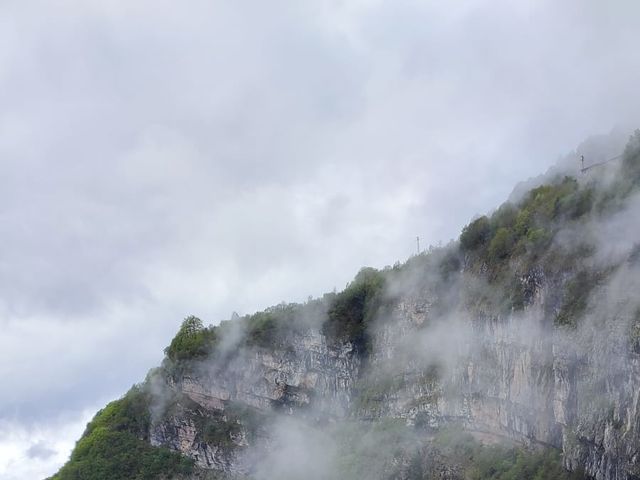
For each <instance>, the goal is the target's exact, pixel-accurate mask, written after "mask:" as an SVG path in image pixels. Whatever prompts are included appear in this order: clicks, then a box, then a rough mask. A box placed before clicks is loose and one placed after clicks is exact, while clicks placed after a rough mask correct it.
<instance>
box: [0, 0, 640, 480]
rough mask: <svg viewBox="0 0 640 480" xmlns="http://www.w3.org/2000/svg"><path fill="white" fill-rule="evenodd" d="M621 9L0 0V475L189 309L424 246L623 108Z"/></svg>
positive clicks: (333, 275) (628, 31) (154, 360)
mask: <svg viewBox="0 0 640 480" xmlns="http://www.w3.org/2000/svg"><path fill="white" fill-rule="evenodd" d="M638 18H640V3H639V2H637V1H635V0H628V1H613V2H602V1H595V0H593V1H586V0H574V1H564V2H557V1H552V0H548V1H540V0H535V1H533V0H531V1H520V2H512V1H506V0H505V1H496V0H491V1H489V0H487V1H481V0H478V1H475V0H474V1H472V0H468V1H452V2H440V1H432V2H427V1H424V2H419V1H402V0H393V1H362V0H358V1H318V2H314V1H310V0H305V1H304V2H301V1H294V0H292V1H280V0H274V1H271V2H264V1H254V2H248V1H243V0H225V1H216V0H208V1H199V0H194V1H190V2H176V1H168V0H137V1H130V0H127V1H125V0H122V1H115V0H114V1H108V0H101V1H91V0H89V1H88V0H61V1H57V2H51V1H38V0H16V1H13V0H2V1H0V238H1V243H0V247H1V248H0V382H1V388H0V477H1V478H3V479H7V480H11V479H20V480H22V479H29V480H32V479H34V478H36V479H37V478H42V477H43V476H46V475H48V474H51V473H53V472H54V471H55V470H57V468H58V467H59V465H60V464H61V463H63V462H64V461H65V460H66V457H67V455H68V454H69V451H70V449H71V447H72V446H73V443H74V441H75V440H76V439H77V438H78V436H79V435H80V433H81V432H82V429H83V427H84V424H85V422H86V421H87V420H88V418H89V417H90V416H92V415H93V413H94V412H95V410H96V409H98V408H100V407H101V406H103V405H104V404H105V403H106V402H107V401H108V400H110V399H114V398H117V397H118V396H120V395H121V394H122V393H124V392H125V391H126V390H127V389H128V388H129V386H130V385H131V384H132V383H134V382H137V381H140V380H142V379H143V378H144V374H145V373H146V371H147V370H148V369H149V368H151V367H153V366H154V365H157V364H158V363H159V361H160V360H161V358H162V349H163V347H164V346H166V345H167V344H168V342H169V341H170V339H171V337H172V336H173V334H174V333H175V331H176V330H177V328H178V326H179V324H180V322H181V320H182V319H183V318H184V317H185V316H187V315H189V314H194V315H198V316H200V317H201V318H203V319H204V321H205V322H206V323H217V322H218V321H219V320H221V319H225V318H229V317H230V315H231V313H232V312H233V311H237V312H238V313H240V314H244V313H251V312H253V311H255V310H257V309H263V308H265V307H267V306H269V305H272V304H275V303H278V302H280V301H282V300H286V301H302V300H305V299H306V298H307V297H308V296H309V295H313V296H318V295H321V294H322V293H323V292H326V291H330V290H332V289H333V288H334V287H336V288H337V289H341V288H343V287H344V285H345V283H346V282H347V281H349V280H350V279H351V278H352V277H353V275H354V274H355V273H356V272H357V270H358V269H359V268H360V267H361V266H364V265H370V266H375V267H383V266H384V265H387V264H393V263H394V262H395V261H396V260H404V259H406V258H407V257H408V256H409V255H411V254H412V253H413V252H414V250H415V237H416V235H419V236H420V237H421V239H422V242H423V245H425V246H426V245H428V244H429V243H433V244H437V243H438V242H440V241H442V242H447V241H448V240H449V239H451V238H454V237H457V234H458V232H459V230H460V228H461V227H462V226H463V225H464V224H465V223H466V222H467V221H468V220H469V219H470V218H471V217H472V216H473V215H474V214H477V213H481V212H485V211H487V210H490V209H492V208H493V207H495V206H497V205H498V204H499V203H500V202H501V201H503V200H504V199H505V198H506V197H507V196H508V195H509V193H510V191H511V190H512V189H513V187H514V185H515V184H516V183H517V182H518V181H519V180H524V179H526V178H528V177H530V176H532V175H537V174H539V173H542V172H543V171H545V170H546V169H547V168H548V167H549V166H550V165H552V164H553V163H554V162H555V161H556V160H557V159H558V157H560V156H561V155H566V154H570V153H571V151H572V150H574V149H575V148H576V146H577V145H578V144H579V143H580V142H581V141H582V140H583V139H584V138H586V137H587V136H589V135H591V134H597V133H606V132H609V131H611V129H613V128H614V127H616V126H620V127H622V128H629V127H630V126H634V125H640V121H639V120H638V117H640V115H639V113H640V95H638V85H640V55H638V45H640V29H638V23H637V22H638Z"/></svg>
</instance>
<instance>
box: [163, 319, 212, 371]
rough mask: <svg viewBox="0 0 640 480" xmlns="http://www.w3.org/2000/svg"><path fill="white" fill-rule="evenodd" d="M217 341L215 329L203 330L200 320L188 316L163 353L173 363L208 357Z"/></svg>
mask: <svg viewBox="0 0 640 480" xmlns="http://www.w3.org/2000/svg"><path fill="white" fill-rule="evenodd" d="M217 340H218V334H217V330H216V328H215V327H214V328H205V327H204V325H203V324H202V320H200V319H199V318H197V317H194V316H189V317H187V318H185V319H184V321H183V322H182V326H181V327H180V330H178V333H177V334H176V336H175V337H174V338H173V340H171V344H170V345H169V346H168V347H167V348H165V349H164V353H165V354H166V355H167V357H169V358H170V359H171V360H173V361H179V360H186V359H191V358H196V357H203V356H206V355H208V354H209V353H210V352H211V350H212V348H213V347H214V346H215V344H216V342H217Z"/></svg>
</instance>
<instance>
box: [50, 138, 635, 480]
mask: <svg viewBox="0 0 640 480" xmlns="http://www.w3.org/2000/svg"><path fill="white" fill-rule="evenodd" d="M557 173H558V172H552V173H551V174H550V175H547V177H545V182H540V183H542V184H540V185H536V186H535V187H534V188H532V189H529V190H528V191H527V192H526V193H522V194H518V195H515V194H514V195H512V196H511V197H510V201H508V202H506V203H505V204H503V205H502V206H501V207H499V208H498V209H496V210H495V211H494V212H493V213H492V214H491V215H489V216H487V215H484V216H480V217H479V218H477V219H475V220H473V221H472V222H471V223H469V224H468V225H467V226H466V227H465V228H464V229H463V231H462V233H461V235H460V238H459V240H458V241H456V242H452V243H451V244H449V245H447V246H445V247H440V248H431V249H430V250H429V251H428V252H425V253H422V254H420V255H416V256H414V257H411V258H410V259H409V260H408V261H407V262H405V263H403V264H396V265H394V266H393V267H386V268H385V269H382V270H376V269H372V268H364V269H362V270H361V271H360V272H359V273H358V274H357V275H356V277H355V278H354V281H353V282H351V283H350V284H349V285H348V286H347V287H346V288H345V289H344V290H343V291H341V292H338V293H328V294H325V295H324V296H323V297H321V298H319V299H313V300H310V301H308V302H306V303H305V304H280V305H277V306H274V307H271V308H269V309H266V310H265V311H263V312H258V313H255V314H253V315H247V316H244V317H241V318H237V319H234V320H231V321H224V322H222V323H221V324H220V325H217V326H215V327H205V326H204V325H203V323H202V321H201V320H199V319H198V318H196V317H187V318H186V319H185V321H184V322H183V324H182V326H181V328H180V330H179V331H178V333H177V334H176V336H175V338H174V339H173V340H172V342H171V344H170V345H169V346H168V347H167V348H166V349H165V360H164V361H163V363H162V365H161V366H160V367H159V368H157V369H154V370H152V371H150V373H149V375H148V376H147V379H146V380H145V381H144V382H143V383H142V384H141V385H139V386H135V387H133V388H132V390H131V391H130V392H129V393H128V394H127V395H125V397H123V398H122V399H120V400H117V401H116V402H113V403H111V404H110V405H109V406H107V407H106V408H105V409H103V410H101V411H100V412H99V413H98V414H97V415H96V417H95V418H94V420H93V421H92V422H91V423H90V424H89V425H88V427H87V430H86V431H85V433H84V434H83V437H82V438H81V439H80V440H79V442H78V444H77V445H76V448H75V450H74V452H73V453H72V455H71V458H70V460H69V462H68V463H67V464H66V465H65V466H64V467H62V469H61V470H60V471H59V472H58V473H57V474H56V475H54V476H53V477H51V478H52V479H55V480H67V479H72V478H73V479H76V478H82V479H93V478H95V479H98V478H100V479H116V478H135V479H146V478H167V479H169V478H175V479H180V478H184V479H187V478H194V479H195V478H218V477H220V478H245V477H246V478H256V479H265V480H268V479H274V478H299V477H300V476H302V475H304V476H306V477H310V478H312V479H316V478H317V479H324V478H353V479H356V478H379V479H387V478H388V479H391V478H394V479H395V478H397V479H403V480H409V479H424V478H438V479H458V478H460V479H462V478H477V479H481V478H570V477H571V478H589V477H593V478H597V479H599V480H600V479H604V480H611V479H615V480H618V479H622V478H628V479H632V478H640V477H639V476H640V466H638V462H640V458H638V457H637V455H638V454H637V452H636V448H639V447H638V446H640V438H639V437H638V436H639V435H640V410H638V396H637V391H638V390H639V387H640V357H638V352H640V346H639V345H640V333H639V332H640V300H639V299H637V298H636V297H637V295H636V294H635V292H636V291H637V290H636V289H635V288H634V287H635V286H637V283H638V280H640V275H639V268H640V265H639V263H640V262H638V258H639V257H640V253H639V252H640V247H638V245H639V243H637V242H638V241H639V240H640V239H639V238H638V236H637V235H635V234H636V227H635V221H636V220H637V218H638V216H637V213H638V212H640V209H639V208H638V206H639V205H640V202H638V195H637V192H638V186H640V132H636V133H635V134H634V135H633V136H632V137H631V139H630V141H629V143H628V144H627V147H626V149H625V153H624V157H623V158H622V159H621V161H620V163H619V164H615V165H610V166H607V167H604V168H602V169H601V170H600V171H599V173H598V174H597V175H591V174H590V175H579V176H577V177H571V176H568V175H565V174H564V173H560V174H557ZM469 434H471V435H472V437H471V438H470V437H469ZM501 439H508V440H510V441H511V442H512V443H511V444H503V443H504V442H503V441H502V440H501ZM513 442H515V444H513ZM392 446H393V447H392ZM523 447H524V448H523ZM469 458H471V460H470V459H469ZM301 459H302V460H304V462H302V463H303V464H300V462H301ZM372 466H374V467H375V468H373V467H372ZM527 469H528V470H527ZM572 472H573V473H572ZM523 475H524V476H523Z"/></svg>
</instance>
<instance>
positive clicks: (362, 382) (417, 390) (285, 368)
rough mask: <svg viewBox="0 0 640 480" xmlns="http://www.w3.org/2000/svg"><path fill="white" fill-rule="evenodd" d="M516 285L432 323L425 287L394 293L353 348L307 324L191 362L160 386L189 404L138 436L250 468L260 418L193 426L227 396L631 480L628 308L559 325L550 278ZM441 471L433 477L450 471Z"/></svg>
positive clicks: (634, 414)
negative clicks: (495, 309) (502, 296)
mask: <svg viewBox="0 0 640 480" xmlns="http://www.w3.org/2000/svg"><path fill="white" fill-rule="evenodd" d="M521 281H522V283H523V285H525V286H526V288H527V289H528V290H527V303H526V306H525V309H524V310H523V311H521V312H518V313H513V312H512V313H509V314H506V315H504V314H503V315H497V314H491V312H490V311H489V310H487V309H483V308H482V307H472V308H466V309H460V310H458V311H457V312H456V318H453V319H451V318H449V319H447V321H446V322H443V321H435V319H434V318H433V315H432V306H433V305H435V304H436V303H437V301H438V298H437V295H436V294H435V293H434V292H432V291H430V290H429V289H424V290H423V291H411V292H406V293H405V294H402V295H399V296H397V297H395V298H394V301H393V305H392V308H390V309H388V310H387V311H386V314H385V315H384V316H381V317H380V318H377V319H376V324H375V327H374V328H373V329H372V334H371V339H370V347H369V349H368V350H367V351H366V352H364V353H363V352H358V351H357V349H356V348H355V347H354V345H352V344H351V343H349V342H335V341H330V340H329V339H328V338H326V337H325V336H324V335H323V333H322V332H321V330H320V329H309V330H308V331H306V332H304V333H292V334H291V335H288V336H287V338H285V339H284V340H283V342H282V345H280V346H277V347H274V348H264V347H247V348H243V349H241V350H240V351H236V352H233V354H230V355H227V356H226V357H224V358H222V357H220V358H212V359H209V360H208V361H204V362H201V364H199V365H198V366H197V367H194V368H191V369H189V371H188V372H183V373H180V374H176V375H174V376H173V377H171V378H169V379H168V380H167V386H168V388H169V389H171V390H172V391H175V392H179V393H180V394H181V395H182V396H183V397H184V398H187V399H189V402H191V403H190V404H189V406H185V405H184V402H182V403H181V402H178V403H179V405H178V407H174V408H173V410H172V412H171V414H170V415H165V416H164V417H163V419H162V420H161V421H157V422H155V423H154V426H153V427H152V432H151V441H152V443H153V444H154V445H164V446H168V447H169V448H171V449H173V450H176V451H179V452H182V453H183V454H185V455H187V456H189V457H191V458H193V459H195V461H196V463H197V465H199V466H200V467H203V468H207V469H215V470H219V471H222V472H226V473H229V474H244V475H247V474H250V473H251V471H252V465H253V464H254V463H255V459H256V458H257V457H259V455H260V452H261V451H267V450H269V448H271V443H270V441H271V440H270V432H269V425H268V423H266V424H263V425H262V427H259V428H257V429H255V430H254V432H253V434H252V435H250V434H249V433H248V432H249V430H250V429H249V428H248V427H247V425H245V424H244V422H243V421H242V420H238V423H239V424H240V426H241V428H239V429H238V430H237V431H235V430H234V431H233V432H232V434H231V437H230V438H231V441H230V442H228V444H226V445H222V446H220V445H218V446H216V445H213V444H211V443H210V442H207V441H206V440H205V438H204V436H203V432H201V431H199V428H200V427H199V425H201V424H202V419H203V418H205V419H206V418H207V416H210V415H213V414H215V415H218V416H222V417H220V418H223V419H224V418H226V417H225V415H226V414H227V410H228V409H229V406H230V405H233V404H236V403H237V404H242V405H246V406H249V407H251V408H252V409H254V410H255V411H258V412H269V411H273V410H274V409H276V410H277V411H279V412H281V413H284V414H286V415H291V416H298V417H304V418H308V419H311V420H313V421H316V422H339V421H340V420H341V419H347V418H349V419H362V420H374V421H375V420H379V419H383V418H388V417H391V418H396V419H398V418H399V419H404V421H406V423H407V424H410V425H411V424H420V425H422V426H424V428H426V429H427V431H428V429H429V428H438V427H440V426H443V425H446V424H448V423H451V422H456V423H458V424H460V423H461V424H463V425H464V426H465V428H466V429H468V430H469V431H472V432H476V434H477V435H478V436H479V438H485V439H488V440H489V441H490V439H491V438H502V437H506V438H509V439H513V440H516V441H518V442H522V443H524V444H530V445H535V444H540V445H545V446H551V447H555V448H558V449H561V450H562V452H563V459H564V463H565V466H566V467H567V468H569V469H576V468H583V469H584V470H585V471H586V472H587V473H588V474H589V475H591V476H593V477H594V478H596V479H597V480H621V479H631V478H640V465H639V462H640V406H639V401H640V356H639V355H638V354H636V353H634V351H633V350H632V349H631V348H630V347H629V345H628V342H626V340H625V339H626V338H627V337H628V336H626V335H624V334H623V333H624V332H621V331H622V330H624V329H627V328H628V325H629V323H630V321H631V320H630V318H629V315H630V314H629V313H628V312H625V311H624V309H622V310H621V312H620V316H619V318H616V319H612V318H608V319H606V322H607V323H606V325H604V326H603V324H598V323H597V322H595V321H594V322H593V324H592V325H591V326H588V325H587V326H586V327H585V328H581V329H573V330H572V329H563V328H559V327H557V326H554V323H553V320H552V317H551V316H550V313H549V312H553V311H554V309H557V305H556V303H557V301H558V298H557V295H556V294H555V291H556V290H557V289H558V285H557V284H556V283H554V282H551V281H549V280H548V279H545V278H543V277H541V275H540V274H538V273H536V272H533V273H531V275H529V276H524V277H522V278H521ZM215 415H214V416H215ZM216 418H218V417H216ZM227 420H228V419H227ZM447 468H449V467H445V466H442V474H441V478H457V473H456V472H455V471H453V470H447Z"/></svg>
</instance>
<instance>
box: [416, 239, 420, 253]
mask: <svg viewBox="0 0 640 480" xmlns="http://www.w3.org/2000/svg"><path fill="white" fill-rule="evenodd" d="M416 243H417V244H418V255H420V237H416Z"/></svg>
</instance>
